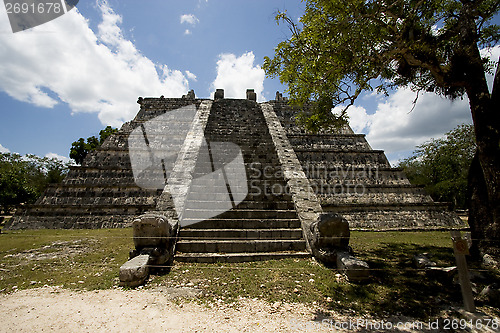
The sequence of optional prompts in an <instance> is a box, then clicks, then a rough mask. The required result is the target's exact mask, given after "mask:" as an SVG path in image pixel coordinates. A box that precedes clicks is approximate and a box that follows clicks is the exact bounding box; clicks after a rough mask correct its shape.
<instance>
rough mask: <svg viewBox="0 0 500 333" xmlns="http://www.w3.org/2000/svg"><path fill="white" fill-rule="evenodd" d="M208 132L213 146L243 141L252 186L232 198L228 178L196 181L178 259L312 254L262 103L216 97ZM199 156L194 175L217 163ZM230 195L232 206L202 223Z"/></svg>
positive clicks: (232, 259) (248, 258) (252, 258)
mask: <svg viewBox="0 0 500 333" xmlns="http://www.w3.org/2000/svg"><path fill="white" fill-rule="evenodd" d="M205 138H206V140H207V142H208V145H209V146H210V143H211V142H232V143H234V144H236V145H237V146H238V147H240V149H241V153H242V156H243V162H244V166H245V172H246V175H247V181H246V182H247V184H246V185H247V186H246V188H245V189H240V190H247V191H248V194H247V195H246V197H245V199H244V200H243V201H242V202H239V203H235V202H231V201H227V198H228V186H227V185H229V184H227V183H224V182H222V183H221V182H216V183H214V184H209V185H211V186H206V185H207V184H205V186H196V185H194V186H192V187H191V190H190V193H189V195H188V198H187V202H186V208H185V211H184V212H183V215H182V223H181V225H182V224H184V225H186V227H181V230H180V233H179V241H178V243H177V247H176V251H177V253H176V256H175V259H176V260H178V261H191V262H192V261H196V262H215V261H224V262H241V261H255V260H266V259H279V258H289V257H307V256H309V253H308V252H306V247H305V241H304V239H303V237H302V229H301V225H300V221H299V219H298V217H297V214H296V212H295V209H294V206H293V202H292V201H291V197H290V195H288V194H287V193H286V191H285V188H286V187H285V182H284V179H283V177H282V176H281V175H280V167H279V161H278V157H277V155H276V153H275V151H274V147H273V145H272V140H271V138H270V136H269V132H268V129H267V127H266V125H265V120H264V118H263V116H262V111H261V109H260V106H259V105H258V104H257V103H255V102H253V101H248V100H246V101H245V100H216V101H215V102H214V103H213V105H212V110H211V113H210V117H209V119H208V123H207V127H206V130H205ZM208 151H209V152H211V150H210V148H208ZM223 159H224V158H223ZM198 161H205V162H198V164H197V165H196V169H195V174H194V176H193V178H198V177H202V176H204V175H205V174H206V170H213V169H214V167H213V165H208V166H207V165H201V164H200V163H207V162H206V161H211V159H209V158H199V159H198ZM226 172H227V173H228V174H227V175H226V179H232V178H233V176H235V175H233V174H231V173H232V172H233V171H232V169H230V168H229V169H226ZM234 172H236V171H234ZM230 191H235V189H234V188H231V189H230ZM236 191H238V190H237V189H236ZM233 194H234V193H233ZM225 200H226V201H227V204H228V205H230V206H228V208H229V210H228V211H226V212H224V213H222V214H220V215H217V216H214V217H212V218H209V219H206V220H204V221H202V222H198V223H196V222H197V221H199V220H200V219H203V216H205V215H206V212H207V211H210V210H211V209H213V207H220V206H221V202H224V201H225Z"/></svg>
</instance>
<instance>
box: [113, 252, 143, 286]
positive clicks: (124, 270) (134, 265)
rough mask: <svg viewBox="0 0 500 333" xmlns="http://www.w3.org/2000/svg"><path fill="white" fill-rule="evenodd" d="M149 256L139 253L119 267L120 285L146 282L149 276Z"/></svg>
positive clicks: (137, 284) (138, 284)
mask: <svg viewBox="0 0 500 333" xmlns="http://www.w3.org/2000/svg"><path fill="white" fill-rule="evenodd" d="M148 262H149V256H148V255H139V256H137V257H134V258H132V259H130V260H129V261H127V262H126V263H124V264H123V265H122V266H121V267H120V285H122V286H127V287H132V288H133V287H137V286H140V285H142V284H144V282H146V280H147V278H148V276H149V266H148Z"/></svg>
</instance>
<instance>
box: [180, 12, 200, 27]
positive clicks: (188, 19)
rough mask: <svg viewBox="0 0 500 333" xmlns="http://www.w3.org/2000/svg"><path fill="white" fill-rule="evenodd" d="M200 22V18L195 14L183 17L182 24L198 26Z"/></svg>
mask: <svg viewBox="0 0 500 333" xmlns="http://www.w3.org/2000/svg"><path fill="white" fill-rule="evenodd" d="M199 22H200V20H198V18H197V17H196V16H194V15H193V14H184V15H181V24H183V23H187V24H190V25H196V23H199Z"/></svg>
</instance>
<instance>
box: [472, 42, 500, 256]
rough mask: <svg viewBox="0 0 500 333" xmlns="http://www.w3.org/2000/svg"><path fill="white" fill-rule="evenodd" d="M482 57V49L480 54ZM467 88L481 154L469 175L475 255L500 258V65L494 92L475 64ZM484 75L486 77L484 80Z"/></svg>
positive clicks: (477, 154)
mask: <svg viewBox="0 0 500 333" xmlns="http://www.w3.org/2000/svg"><path fill="white" fill-rule="evenodd" d="M477 53H478V54H479V50H478V51H477ZM470 67H471V68H474V67H476V68H475V70H473V71H468V73H467V74H468V77H469V79H470V81H469V82H474V83H476V84H474V85H470V86H469V87H468V88H467V95H468V97H469V102H470V108H471V113H472V118H473V121H474V129H475V133H476V143H477V147H478V148H477V152H476V155H475V157H474V160H473V162H472V165H471V168H470V172H469V225H470V226H471V230H472V236H473V239H475V240H476V241H475V244H474V248H473V252H474V253H475V254H479V253H480V252H481V253H482V254H491V255H494V256H495V257H500V221H499V218H500V181H499V179H500V123H499V121H498V120H497V119H498V118H499V113H500V112H499V111H500V110H499V108H498V107H499V105H500V104H499V103H500V63H499V67H498V68H497V71H496V75H495V80H494V86H493V91H492V93H491V95H490V94H489V91H488V87H487V84H486V79H485V77H484V70H483V71H482V73H483V74H482V75H481V74H480V73H481V71H479V70H478V69H479V68H478V64H477V63H476V64H472V65H471V66H470ZM481 76H482V77H481Z"/></svg>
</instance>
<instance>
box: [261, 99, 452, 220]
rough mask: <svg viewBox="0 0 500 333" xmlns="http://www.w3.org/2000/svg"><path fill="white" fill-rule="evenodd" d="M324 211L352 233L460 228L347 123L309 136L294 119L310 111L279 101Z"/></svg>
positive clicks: (285, 125)
mask: <svg viewBox="0 0 500 333" xmlns="http://www.w3.org/2000/svg"><path fill="white" fill-rule="evenodd" d="M271 104H272V106H273V109H274V111H275V113H276V115H277V116H278V118H279V119H280V121H281V124H282V126H283V128H284V129H285V131H286V136H287V138H288V140H289V142H290V144H291V146H292V147H293V150H294V151H295V153H296V156H297V158H298V159H299V161H300V163H301V165H302V169H303V171H304V172H305V173H306V175H307V177H308V179H309V182H310V184H311V187H312V188H313V189H314V192H315V193H316V196H317V197H318V199H319V201H320V203H321V206H322V209H323V211H325V212H332V213H338V214H341V215H342V216H344V217H345V218H346V219H347V220H348V221H349V225H350V227H351V228H354V229H377V230H390V229H406V228H408V229H419V228H423V229H429V228H433V227H436V228H439V227H445V226H446V227H449V226H457V225H461V224H462V223H461V221H460V219H459V218H458V217H457V216H456V215H455V214H454V213H453V212H450V211H448V209H447V205H446V204H439V203H434V202H433V201H432V199H431V198H430V197H429V196H428V195H427V194H426V193H425V191H424V190H423V189H422V188H420V187H417V186H413V185H411V184H410V183H409V181H408V179H407V178H406V176H405V175H404V173H403V171H402V170H401V169H398V168H392V167H391V166H390V164H389V161H388V160H387V158H386V156H385V154H384V152H383V151H380V150H373V149H372V148H371V147H370V145H369V144H368V142H367V141H366V139H365V136H364V135H361V134H354V132H353V131H352V129H351V128H350V127H349V126H348V125H346V126H344V127H343V128H342V129H340V130H337V131H333V130H332V131H330V132H328V131H322V132H321V133H319V134H310V133H307V132H306V130H305V129H304V128H301V127H300V126H297V124H296V122H295V119H294V116H295V115H296V114H297V113H298V112H299V111H302V112H306V113H307V112H311V110H310V106H305V107H304V108H303V109H301V110H299V109H294V107H292V106H290V105H288V104H287V103H284V102H282V101H274V102H272V103H271Z"/></svg>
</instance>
